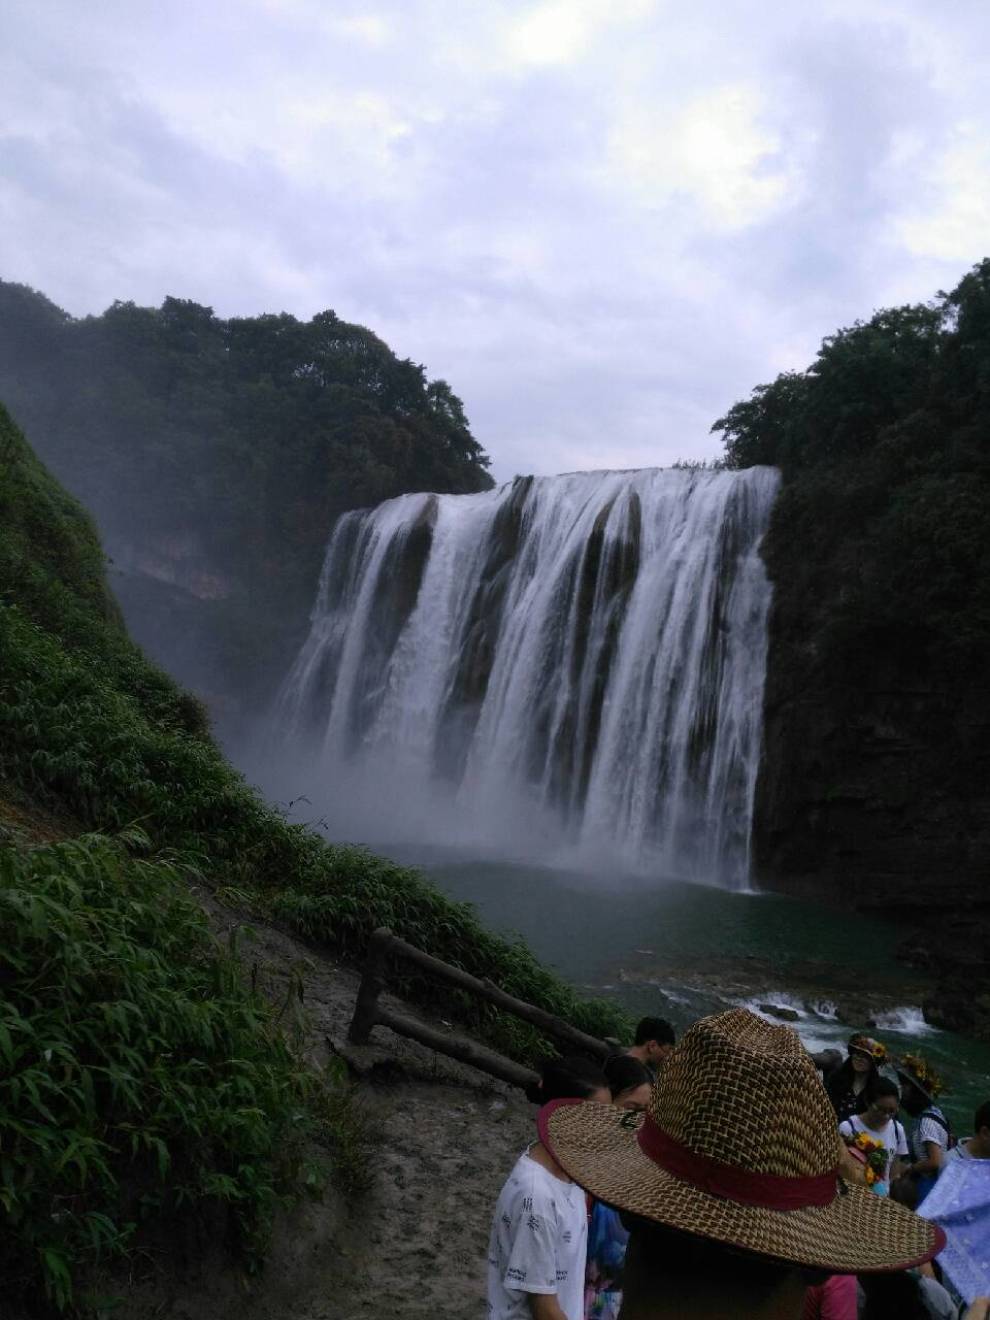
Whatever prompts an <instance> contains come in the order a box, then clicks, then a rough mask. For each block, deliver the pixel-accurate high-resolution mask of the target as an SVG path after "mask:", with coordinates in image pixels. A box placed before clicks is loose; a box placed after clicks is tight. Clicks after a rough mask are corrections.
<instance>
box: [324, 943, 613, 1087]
mask: <svg viewBox="0 0 990 1320" xmlns="http://www.w3.org/2000/svg"><path fill="white" fill-rule="evenodd" d="M389 957H392V958H396V957H399V958H403V959H405V960H406V961H407V962H410V963H412V964H413V966H415V967H418V968H419V969H420V971H425V972H428V973H429V974H430V975H431V976H435V977H436V978H437V979H438V980H441V981H447V982H448V983H449V984H450V985H453V986H456V987H457V989H458V990H466V991H468V993H469V994H473V995H477V996H479V998H481V999H487V1000H488V1002H489V1003H491V1004H494V1005H495V1006H496V1008H500V1009H502V1011H503V1012H506V1013H512V1014H514V1015H515V1016H516V1017H518V1018H522V1019H523V1021H524V1022H529V1023H532V1025H533V1026H534V1027H538V1028H539V1030H540V1031H541V1032H543V1034H544V1035H546V1036H549V1037H550V1038H551V1039H552V1040H554V1041H556V1042H557V1043H558V1044H560V1045H562V1046H565V1047H567V1048H570V1049H573V1050H578V1051H580V1052H581V1053H582V1054H590V1055H591V1056H592V1058H596V1059H605V1058H606V1057H607V1056H608V1055H609V1054H612V1053H613V1052H614V1051H615V1049H616V1047H617V1043H616V1042H615V1041H605V1040H599V1039H598V1037H597V1036H589V1035H587V1034H586V1033H585V1032H583V1031H579V1030H578V1028H577V1027H574V1026H571V1024H570V1023H569V1022H565V1021H564V1020H563V1018H559V1017H555V1016H554V1015H553V1014H552V1013H547V1012H546V1011H545V1010H544V1009H542V1008H537V1007H536V1005H535V1004H527V1003H526V1002H525V1000H523V999H516V998H515V997H514V996H513V995H508V994H506V993H505V991H504V990H500V989H499V988H498V986H497V985H495V984H494V983H493V982H492V981H488V980H485V981H482V980H480V979H479V978H478V977H476V976H471V975H470V974H469V973H468V972H463V971H461V969H460V968H459V967H452V966H451V965H450V964H449V963H445V962H441V961H440V959H439V958H434V957H432V956H431V955H430V954H428V953H424V952H423V951H422V949H417V948H416V947H415V946H414V945H412V944H407V943H406V941H405V940H402V939H399V937H398V936H397V935H393V934H392V932H391V931H390V930H389V929H388V927H387V926H382V927H380V928H379V929H378V930H376V931H375V933H374V934H373V935H372V937H371V940H370V942H369V945H368V958H367V962H366V963H365V967H364V975H363V976H362V978H361V986H360V988H359V990H358V997H357V1003H356V1004H355V1006H354V1017H353V1018H352V1019H351V1025H350V1029H349V1031H348V1033H347V1038H348V1040H350V1041H351V1043H352V1044H354V1045H366V1044H367V1043H368V1041H369V1039H370V1037H371V1032H372V1029H373V1028H374V1027H376V1026H382V1027H388V1028H390V1030H392V1031H394V1032H396V1033H397V1034H398V1035H400V1036H406V1037H408V1038H409V1039H410V1040H415V1041H418V1042H419V1043H420V1044H421V1045H426V1046H427V1047H428V1048H429V1049H431V1050H437V1051H438V1052H439V1053H440V1054H446V1055H449V1057H450V1058H452V1059H458V1060H460V1062H461V1063H468V1064H471V1066H472V1067H474V1068H480V1069H481V1070H482V1072H486V1073H489V1074H490V1075H491V1076H492V1077H498V1078H499V1079H500V1080H501V1081H503V1082H508V1083H509V1084H510V1085H512V1086H518V1087H519V1088H520V1089H522V1090H526V1089H527V1088H528V1087H530V1086H532V1085H534V1084H535V1083H536V1082H537V1081H538V1080H539V1079H538V1077H537V1075H536V1073H535V1072H533V1071H532V1069H530V1068H524V1067H523V1066H522V1064H519V1063H513V1061H512V1060H511V1059H506V1058H505V1057H504V1056H503V1055H501V1054H496V1053H495V1052H494V1051H493V1050H489V1049H486V1048H485V1047H484V1046H483V1045H478V1044H476V1043H475V1042H474V1041H472V1040H467V1039H465V1038H464V1037H463V1036H448V1035H446V1034H445V1033H444V1032H442V1031H437V1030H436V1028H434V1027H428V1026H427V1025H426V1024H425V1023H423V1022H417V1021H416V1020H415V1019H414V1018H411V1017H407V1016H406V1014H405V1013H397V1012H396V1011H395V1010H394V1009H391V1008H388V1007H387V1006H386V1005H384V1004H382V1003H381V1002H380V996H381V993H382V991H383V990H384V989H385V978H386V964H387V961H388V959H389Z"/></svg>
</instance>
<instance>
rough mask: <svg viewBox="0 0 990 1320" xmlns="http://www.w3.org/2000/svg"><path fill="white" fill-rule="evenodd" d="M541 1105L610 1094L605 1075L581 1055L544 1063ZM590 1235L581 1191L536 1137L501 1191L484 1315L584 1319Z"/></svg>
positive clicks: (605, 1099) (605, 1098)
mask: <svg viewBox="0 0 990 1320" xmlns="http://www.w3.org/2000/svg"><path fill="white" fill-rule="evenodd" d="M538 1091H539V1098H540V1100H541V1101H542V1102H543V1103H544V1104H546V1103H548V1102H551V1101H558V1100H560V1099H563V1098H567V1099H570V1100H573V1101H576V1102H580V1101H585V1100H593V1101H598V1102H600V1103H602V1104H608V1103H609V1102H610V1101H611V1098H612V1097H611V1093H610V1091H609V1089H608V1083H607V1082H606V1080H605V1075H604V1073H603V1072H602V1071H601V1069H600V1068H599V1067H598V1065H597V1064H593V1063H591V1062H589V1061H588V1060H587V1059H584V1058H582V1057H580V1056H578V1055H574V1056H571V1057H568V1058H564V1059H553V1060H550V1061H548V1062H547V1063H545V1064H544V1065H543V1068H542V1069H541V1074H540V1082H539V1087H538ZM587 1236H588V1218H587V1206H586V1203H585V1197H584V1193H583V1192H582V1191H581V1189H580V1187H578V1186H577V1184H576V1183H575V1182H573V1180H572V1179H571V1177H570V1175H569V1174H568V1173H566V1172H565V1171H564V1169H562V1168H561V1166H560V1165H559V1164H558V1163H557V1161H556V1160H555V1159H554V1157H553V1155H552V1153H551V1152H550V1151H549V1150H548V1149H547V1147H546V1146H545V1145H544V1144H543V1143H542V1142H541V1141H537V1142H535V1143H534V1144H533V1145H531V1146H529V1147H528V1148H527V1149H526V1150H525V1151H523V1153H522V1155H520V1157H519V1159H518V1160H517V1161H516V1164H515V1167H514V1168H513V1170H512V1172H511V1173H510V1174H509V1176H508V1178H507V1179H506V1181H505V1184H504V1186H503V1187H502V1190H501V1192H500V1193H499V1197H498V1201H497V1202H496V1204H495V1214H494V1216H493V1218H492V1227H491V1234H490V1237H489V1242H488V1317H489V1320H583V1317H584V1273H585V1252H586V1244H587Z"/></svg>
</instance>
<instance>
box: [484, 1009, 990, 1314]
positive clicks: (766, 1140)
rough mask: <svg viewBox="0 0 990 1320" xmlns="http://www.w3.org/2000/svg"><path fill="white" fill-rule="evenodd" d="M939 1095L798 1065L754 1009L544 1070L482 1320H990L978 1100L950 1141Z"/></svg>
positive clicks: (897, 1075)
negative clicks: (533, 1129)
mask: <svg viewBox="0 0 990 1320" xmlns="http://www.w3.org/2000/svg"><path fill="white" fill-rule="evenodd" d="M942 1089H943V1088H942V1081H941V1079H940V1078H939V1076H938V1074H937V1073H936V1071H935V1069H934V1068H933V1067H932V1066H931V1065H930V1064H929V1063H928V1062H927V1061H926V1060H925V1059H924V1058H923V1057H921V1056H920V1055H915V1054H907V1055H904V1056H902V1057H898V1058H894V1057H892V1056H890V1055H889V1054H888V1051H887V1049H886V1048H885V1047H884V1045H883V1044H882V1043H881V1042H880V1041H878V1040H875V1039H873V1038H872V1037H870V1036H867V1035H862V1034H857V1035H855V1036H853V1037H852V1038H851V1039H850V1041H849V1044H848V1048H847V1051H846V1053H845V1055H843V1054H842V1053H840V1052H838V1051H832V1050H829V1051H824V1052H822V1053H820V1054H817V1055H812V1054H810V1053H809V1052H808V1051H807V1050H806V1049H805V1048H804V1046H803V1045H802V1043H801V1041H800V1038H799V1037H798V1035H797V1033H796V1032H795V1031H793V1030H792V1029H791V1028H789V1027H786V1026H782V1025H778V1024H775V1023H770V1022H767V1021H766V1020H765V1019H763V1018H761V1017H759V1016H757V1015H756V1014H754V1013H751V1012H749V1011H748V1010H746V1009H733V1010H731V1011H730V1012H727V1013H722V1014H719V1015H716V1016H713V1017H708V1018H703V1019H701V1020H700V1021H699V1022H696V1023H695V1024H694V1025H693V1026H692V1027H691V1028H689V1030H688V1031H687V1032H685V1034H684V1036H683V1039H682V1040H681V1041H680V1042H679V1043H677V1042H676V1040H675V1034H674V1031H673V1028H672V1027H671V1026H670V1024H669V1023H668V1022H666V1021H664V1020H663V1019H662V1018H645V1019H644V1020H643V1021H642V1022H641V1023H640V1024H639V1027H638V1029H637V1031H636V1037H635V1042H634V1044H633V1045H632V1046H631V1047H630V1048H629V1049H628V1050H626V1051H625V1052H624V1053H615V1054H613V1055H612V1056H611V1057H609V1058H607V1059H606V1060H605V1061H604V1063H602V1062H601V1061H600V1060H599V1061H593V1060H591V1059H587V1058H583V1057H578V1056H572V1057H567V1058H563V1059H555V1060H553V1061H552V1062H549V1063H547V1064H546V1065H545V1067H544V1068H543V1070H542V1074H541V1081H540V1087H539V1092H540V1094H539V1100H540V1104H541V1107H540V1110H539V1114H538V1116H537V1137H538V1139H537V1140H536V1141H534V1142H533V1144H532V1145H530V1146H529V1147H528V1149H527V1150H526V1151H524V1152H523V1154H522V1155H521V1156H520V1157H519V1159H518V1161H517V1162H516V1164H515V1167H514V1168H513V1169H512V1171H511V1172H510V1174H509V1177H508V1179H507V1180H506V1182H505V1185H504V1186H503V1188H502V1191H501V1194H500V1195H499V1198H498V1202H497V1204H496V1206H495V1213H494V1217H493V1221H492V1227H491V1238H490V1242H489V1251H488V1316H489V1320H620V1317H621V1320H673V1318H674V1317H677V1318H681V1317H698V1318H699V1320H715V1317H719V1318H721V1317H761V1318H762V1317H766V1318H767V1320H771V1318H773V1320H888V1318H889V1320H915V1318H916V1317H917V1318H918V1320H930V1317H936V1318H937V1320H957V1317H965V1320H988V1317H990V1101H987V1102H986V1103H985V1104H983V1105H981V1106H980V1107H979V1108H978V1109H977V1111H976V1113H975V1115H974V1119H973V1132H972V1135H970V1136H967V1137H966V1138H965V1139H963V1140H960V1141H957V1140H956V1138H955V1134H954V1133H953V1131H952V1127H951V1124H950V1122H949V1120H948V1118H947V1117H946V1115H945V1113H944V1112H943V1110H942V1108H941V1107H940V1106H939V1104H938V1098H939V1094H940V1092H941V1090H942ZM902 1112H903V1115H904V1116H903V1118H902V1116H901V1115H902Z"/></svg>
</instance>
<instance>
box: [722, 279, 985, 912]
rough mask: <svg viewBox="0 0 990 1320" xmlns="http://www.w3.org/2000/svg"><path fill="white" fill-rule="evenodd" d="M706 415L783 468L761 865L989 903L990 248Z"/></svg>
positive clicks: (775, 535)
mask: <svg viewBox="0 0 990 1320" xmlns="http://www.w3.org/2000/svg"><path fill="white" fill-rule="evenodd" d="M715 429H716V430H718V431H721V432H722V433H723V435H724V438H725V448H726V455H727V458H728V461H729V463H730V465H731V466H733V467H745V466H748V465H750V464H754V463H772V464H776V465H778V466H779V467H780V468H781V469H782V472H783V486H782V489H781V493H780V496H779V498H778V500H777V501H776V504H775V506H774V510H773V513H772V517H771V521H770V526H769V529H768V532H767V535H766V538H765V540H764V545H763V554H764V558H765V560H766V563H767V567H768V570H769V573H770V577H771V579H772V581H773V584H774V603H773V611H772V615H771V623H770V650H769V658H768V673H767V698H766V725H765V741H764V746H765V761H764V774H763V776H762V778H761V784H760V787H759V789H758V794H757V803H756V819H755V834H754V848H755V857H756V863H757V868H758V869H757V873H758V874H759V875H760V876H762V877H763V878H764V879H769V880H773V879H774V878H777V879H778V880H779V881H780V882H781V883H789V881H790V878H792V877H794V876H801V875H804V876H806V877H816V878H817V879H816V883H817V884H819V885H821V886H822V887H824V886H829V887H831V888H832V889H833V892H837V893H838V894H840V895H842V896H845V897H848V898H849V899H850V900H851V901H853V902H865V901H869V902H871V903H873V904H874V905H876V904H883V905H885V906H893V905H894V904H899V905H902V906H906V905H908V904H912V903H913V904H916V905H917V906H918V907H923V908H924V910H925V912H926V918H927V916H928V914H929V912H930V910H931V904H932V901H933V896H934V895H935V894H938V896H939V897H938V900H937V903H936V906H937V907H938V908H939V909H940V910H941V909H942V908H943V907H944V906H945V904H947V903H950V902H951V903H954V904H956V905H958V906H959V907H968V906H970V905H972V904H979V903H985V893H984V887H985V863H984V858H985V856H986V851H987V847H988V846H990V829H988V821H990V814H988V807H990V803H988V800H987V788H986V786H987V783H988V776H987V769H988V766H987V756H986V746H987V738H986V731H987V728H988V727H990V701H988V698H987V686H986V665H987V656H988V654H990V443H988V437H990V261H984V262H982V263H981V264H980V265H978V266H976V267H975V268H974V269H973V270H972V271H971V272H970V273H969V274H967V275H966V276H965V277H964V278H963V280H962V281H961V282H960V283H959V285H958V287H957V288H955V289H954V290H952V292H950V293H947V294H946V293H941V294H939V295H938V297H937V298H936V299H935V300H934V301H933V302H931V303H929V304H925V305H921V306H910V307H900V308H895V309H892V310H886V311H881V312H878V313H877V314H876V315H875V316H873V317H872V318H871V319H870V320H869V321H867V322H865V323H856V324H855V325H853V326H851V327H850V328H848V329H845V330H841V331H839V332H838V333H837V334H835V335H832V336H830V337H829V338H827V339H826V340H825V341H824V343H823V344H822V347H821V351H820V352H819V354H818V356H817V358H816V360H815V362H814V363H813V364H812V365H811V366H810V367H809V369H808V370H807V371H804V372H788V373H786V374H784V375H782V376H779V377H778V378H777V380H775V381H774V382H773V383H772V384H769V385H762V386H760V387H759V388H758V389H757V390H755V391H754V393H753V395H752V397H751V398H749V399H747V400H744V401H743V402H740V403H738V404H736V405H735V407H733V408H732V409H730V411H729V412H728V413H727V414H726V416H725V417H723V418H722V419H721V420H720V421H719V422H717V423H716V426H715Z"/></svg>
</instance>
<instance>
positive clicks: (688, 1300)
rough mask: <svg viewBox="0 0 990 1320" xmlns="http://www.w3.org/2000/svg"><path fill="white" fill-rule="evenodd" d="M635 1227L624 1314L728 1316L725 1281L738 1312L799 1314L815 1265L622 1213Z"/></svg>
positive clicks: (645, 1319) (631, 1318) (649, 1318)
mask: <svg viewBox="0 0 990 1320" xmlns="http://www.w3.org/2000/svg"><path fill="white" fill-rule="evenodd" d="M622 1218H623V1223H624V1224H625V1225H626V1227H627V1228H628V1229H629V1230H630V1236H629V1245H628V1247H627V1248H626V1257H625V1264H624V1265H623V1270H622V1276H623V1289H624V1303H623V1311H622V1315H623V1320H654V1317H656V1320H661V1318H665V1317H668V1316H682V1315H685V1316H686V1315H690V1316H692V1317H694V1320H704V1318H705V1317H708V1316H724V1315H725V1314H726V1312H725V1293H726V1283H727V1282H728V1284H729V1289H730V1290H731V1297H732V1314H733V1315H734V1316H737V1317H738V1316H761V1317H762V1316H767V1317H770V1316H773V1317H778V1316H779V1317H788V1318H790V1317H794V1318H795V1320H796V1317H798V1316H800V1315H801V1313H802V1307H803V1301H804V1293H805V1289H806V1287H807V1286H808V1284H809V1283H817V1282H818V1281H819V1280H820V1279H821V1278H823V1277H824V1275H822V1274H816V1273H814V1272H812V1271H808V1270H803V1269H801V1268H800V1267H799V1266H796V1265H792V1264H789V1263H787V1262H784V1261H779V1260H773V1259H772V1258H770V1257H767V1256H757V1255H754V1254H753V1253H752V1252H749V1251H739V1250H737V1249H735V1248H733V1247H729V1246H726V1245H725V1244H723V1243H721V1242H713V1241H711V1239H709V1238H704V1237H698V1236H697V1235H695V1234H693V1233H679V1232H678V1231H677V1230H676V1229H672V1228H667V1227H665V1226H664V1225H662V1224H654V1223H651V1222H650V1221H649V1220H646V1219H639V1218H636V1217H634V1216H631V1215H629V1216H627V1215H623V1217H622Z"/></svg>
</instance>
